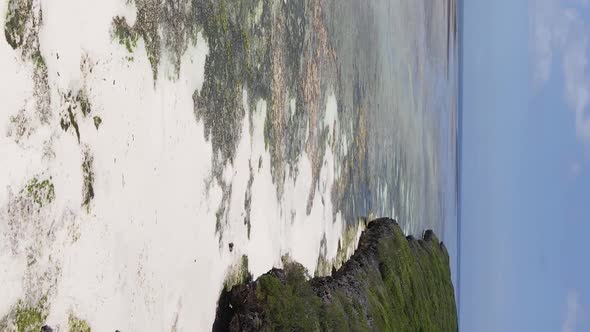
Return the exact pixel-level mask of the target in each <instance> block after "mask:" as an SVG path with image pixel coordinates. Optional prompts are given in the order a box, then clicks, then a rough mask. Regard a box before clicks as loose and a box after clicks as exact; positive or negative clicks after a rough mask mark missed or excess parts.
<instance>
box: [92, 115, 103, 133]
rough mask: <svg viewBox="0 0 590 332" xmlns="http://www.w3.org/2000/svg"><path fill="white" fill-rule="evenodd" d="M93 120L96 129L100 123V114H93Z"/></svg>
mask: <svg viewBox="0 0 590 332" xmlns="http://www.w3.org/2000/svg"><path fill="white" fill-rule="evenodd" d="M93 120H94V127H96V130H98V127H100V125H101V124H102V119H101V117H100V116H98V115H95V116H94V118H93Z"/></svg>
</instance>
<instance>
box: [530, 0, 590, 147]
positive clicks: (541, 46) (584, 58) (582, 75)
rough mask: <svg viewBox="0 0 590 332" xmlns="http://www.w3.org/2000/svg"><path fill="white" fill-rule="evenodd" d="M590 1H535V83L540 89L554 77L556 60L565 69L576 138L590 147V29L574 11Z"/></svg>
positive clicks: (532, 16) (532, 32)
mask: <svg viewBox="0 0 590 332" xmlns="http://www.w3.org/2000/svg"><path fill="white" fill-rule="evenodd" d="M589 2H590V1H588V0H575V1H572V2H568V3H563V2H560V1H557V0H531V1H530V2H529V4H530V10H531V13H530V14H531V15H530V22H531V50H532V53H533V57H534V61H533V82H534V84H535V86H536V87H538V86H541V85H543V84H544V83H545V82H546V81H547V80H549V78H550V77H551V68H552V67H553V61H554V60H559V62H560V63H561V68H562V70H563V73H562V74H563V79H564V82H565V86H564V94H565V95H564V97H565V101H566V103H567V105H568V107H569V108H570V109H571V110H572V111H573V112H574V119H575V128H576V136H577V137H578V139H580V140H581V141H582V142H585V143H586V144H588V145H590V114H589V113H590V111H589V110H588V107H589V106H590V105H589V104H590V78H589V73H588V70H587V68H586V67H587V63H588V47H589V46H590V45H589V38H590V30H589V29H588V27H587V26H586V24H585V22H584V21H583V20H582V19H581V18H580V15H579V14H578V12H577V11H576V9H574V8H570V7H567V6H566V5H567V4H576V5H578V6H582V7H585V6H586V5H587V4H588V3H589Z"/></svg>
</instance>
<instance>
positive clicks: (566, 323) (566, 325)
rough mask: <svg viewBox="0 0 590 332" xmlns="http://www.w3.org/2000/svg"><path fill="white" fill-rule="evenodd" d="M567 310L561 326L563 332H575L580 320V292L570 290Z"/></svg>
mask: <svg viewBox="0 0 590 332" xmlns="http://www.w3.org/2000/svg"><path fill="white" fill-rule="evenodd" d="M566 301H567V308H566V312H565V319H564V320H563V324H562V325H561V332H574V331H576V326H577V325H578V321H579V319H580V312H581V308H580V301H579V299H578V292H577V291H575V290H570V291H569V292H568V293H567V300H566Z"/></svg>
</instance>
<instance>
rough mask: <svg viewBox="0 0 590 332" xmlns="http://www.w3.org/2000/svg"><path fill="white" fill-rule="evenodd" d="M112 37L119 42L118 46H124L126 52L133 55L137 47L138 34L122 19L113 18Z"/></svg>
mask: <svg viewBox="0 0 590 332" xmlns="http://www.w3.org/2000/svg"><path fill="white" fill-rule="evenodd" d="M113 35H114V37H115V38H116V39H117V40H118V41H119V44H121V45H123V46H125V48H126V49H127V52H129V53H133V51H134V50H135V48H136V47H137V40H138V39H139V34H138V33H137V32H136V31H135V30H134V29H133V28H132V27H131V26H129V24H127V20H126V19H125V18H124V17H119V16H116V17H115V18H113Z"/></svg>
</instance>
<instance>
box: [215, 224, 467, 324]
mask: <svg viewBox="0 0 590 332" xmlns="http://www.w3.org/2000/svg"><path fill="white" fill-rule="evenodd" d="M261 330H262V331H271V330H289V331H307V330H322V331H359V330H363V331H371V330H372V331H385V330H387V331H456V330H457V312H456V305H455V296H454V290H453V284H452V282H451V272H450V268H449V256H448V253H447V250H446V248H445V246H444V244H443V243H442V242H439V240H438V238H437V237H436V235H435V234H434V233H433V232H432V231H426V232H424V234H423V236H422V239H420V240H416V239H415V238H414V237H411V236H408V237H406V236H404V234H403V232H402V231H401V229H400V227H399V226H398V225H397V223H396V222H395V221H393V220H391V219H386V218H384V219H377V220H374V221H372V222H371V223H369V225H368V227H367V229H366V230H365V231H364V232H363V234H362V236H361V238H360V240H359V244H358V248H357V250H356V252H355V253H354V255H353V256H352V257H351V258H350V259H349V260H348V262H346V263H345V264H344V265H343V266H342V267H341V268H340V269H339V270H337V271H335V272H334V273H333V275H332V276H328V277H321V278H313V279H309V280H308V278H307V277H306V271H305V269H304V268H303V267H302V266H301V265H299V264H297V263H289V264H286V265H285V268H284V270H282V269H272V270H271V271H270V272H268V273H266V274H265V275H262V276H261V277H260V278H258V279H257V280H256V281H253V282H250V283H247V284H242V285H237V286H234V287H233V288H232V289H231V290H230V291H228V292H227V291H224V292H223V293H222V295H221V297H220V299H219V302H218V307H217V314H216V319H215V323H214V325H213V331H261Z"/></svg>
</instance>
